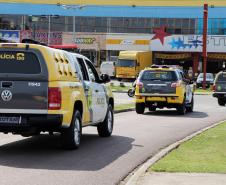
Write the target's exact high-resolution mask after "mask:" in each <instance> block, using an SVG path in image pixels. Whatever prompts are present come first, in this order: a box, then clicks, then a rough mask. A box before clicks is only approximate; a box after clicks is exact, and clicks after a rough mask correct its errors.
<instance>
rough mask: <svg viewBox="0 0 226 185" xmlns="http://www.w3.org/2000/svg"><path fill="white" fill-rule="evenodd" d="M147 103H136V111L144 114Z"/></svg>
mask: <svg viewBox="0 0 226 185" xmlns="http://www.w3.org/2000/svg"><path fill="white" fill-rule="evenodd" d="M144 109H145V105H144V103H136V113H137V114H144Z"/></svg>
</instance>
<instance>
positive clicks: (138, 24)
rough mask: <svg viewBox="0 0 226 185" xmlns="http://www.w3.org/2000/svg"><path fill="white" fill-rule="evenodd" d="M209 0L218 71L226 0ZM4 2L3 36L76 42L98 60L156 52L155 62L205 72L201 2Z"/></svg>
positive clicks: (212, 65) (223, 52) (211, 63)
mask: <svg viewBox="0 0 226 185" xmlns="http://www.w3.org/2000/svg"><path fill="white" fill-rule="evenodd" d="M65 2H66V3H65ZM167 2H168V6H166V5H167ZM205 2H206V3H208V5H209V9H208V37H207V52H208V62H207V71H208V72H213V73H216V72H218V71H219V70H222V69H224V68H225V65H226V2H223V1H222V0H209V1H208V0H206V1H205ZM0 3H1V6H0V10H1V11H0V37H1V38H3V39H7V40H12V41H14V42H20V41H21V40H22V39H24V38H31V39H35V40H38V41H40V42H44V43H46V44H49V45H50V44H51V45H53V44H74V43H75V44H76V45H77V46H78V48H79V51H80V52H81V53H83V54H85V55H86V56H88V57H89V58H91V60H93V61H94V63H95V64H96V65H99V64H100V62H102V61H109V60H113V61H115V60H117V56H118V54H119V51H122V50H141V51H152V52H153V62H154V63H156V64H174V65H182V66H184V67H185V68H190V67H193V70H194V71H195V72H197V71H202V33H203V2H202V1H199V2H197V0H186V1H179V0H171V1H170V3H171V4H170V5H169V1H168V0H158V1H157V2H156V1H154V0H150V1H149V2H147V1H145V0H140V1H139V2H136V1H134V0H125V1H124V2H123V3H122V2H120V1H119V0H115V1H113V0H110V1H107V2H105V3H103V1H98V0H96V1H94V0H86V1H84V2H83V0H80V1H79V3H77V4H75V3H76V2H75V1H72V0H68V1H67V0H65V1H64V3H65V4H63V3H59V2H58V1H55V0H52V1H50V3H51V4H46V3H45V1H42V0H40V1H37V2H36V0H34V1H33V4H29V3H27V2H26V0H24V1H23V0H21V1H20V0H16V1H13V3H10V1H7V3H4V2H3V1H1V0H0Z"/></svg>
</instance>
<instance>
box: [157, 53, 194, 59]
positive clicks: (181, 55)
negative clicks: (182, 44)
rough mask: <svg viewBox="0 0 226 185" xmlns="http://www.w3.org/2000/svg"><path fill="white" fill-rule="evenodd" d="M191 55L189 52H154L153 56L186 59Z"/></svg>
mask: <svg viewBox="0 0 226 185" xmlns="http://www.w3.org/2000/svg"><path fill="white" fill-rule="evenodd" d="M190 57H191V53H182V54H163V53H156V54H155V58H160V59H187V58H190Z"/></svg>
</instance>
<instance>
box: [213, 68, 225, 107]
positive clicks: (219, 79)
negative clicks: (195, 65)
mask: <svg viewBox="0 0 226 185" xmlns="http://www.w3.org/2000/svg"><path fill="white" fill-rule="evenodd" d="M213 97H215V98H217V100H218V104H219V105H220V106H225V104H226V72H225V71H221V72H219V73H217V75H216V78H215V80H214V84H213Z"/></svg>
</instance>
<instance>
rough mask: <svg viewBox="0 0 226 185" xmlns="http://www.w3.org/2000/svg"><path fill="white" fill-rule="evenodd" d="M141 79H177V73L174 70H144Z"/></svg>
mask: <svg viewBox="0 0 226 185" xmlns="http://www.w3.org/2000/svg"><path fill="white" fill-rule="evenodd" d="M141 80H144V81H152V80H159V81H177V75H176V73H175V72H174V71H152V70H150V71H144V72H143V74H142V76H141Z"/></svg>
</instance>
